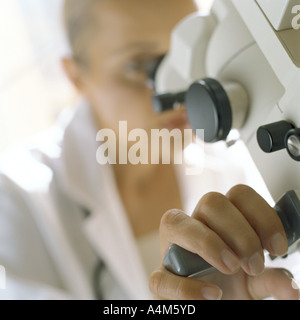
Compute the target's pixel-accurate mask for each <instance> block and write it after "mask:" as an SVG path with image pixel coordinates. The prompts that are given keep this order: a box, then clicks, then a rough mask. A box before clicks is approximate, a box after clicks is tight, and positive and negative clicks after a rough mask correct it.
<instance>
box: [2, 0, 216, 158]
mask: <svg viewBox="0 0 300 320" xmlns="http://www.w3.org/2000/svg"><path fill="white" fill-rule="evenodd" d="M83 1H84V0H83ZM196 2H198V4H199V5H200V6H201V8H202V9H203V10H208V9H209V8H210V6H211V4H212V2H213V0H196ZM62 4H63V0H1V1H0V153H1V152H3V151H4V150H5V149H6V148H7V147H8V146H10V145H12V144H14V143H19V142H22V141H23V140H24V139H27V138H28V137H30V136H32V135H34V134H36V133H37V132H39V131H41V130H44V129H45V128H48V127H49V126H51V124H53V122H54V121H55V119H56V117H57V114H58V113H59V112H60V110H61V109H62V108H71V107H72V106H74V105H75V104H76V100H77V99H78V96H77V94H76V92H75V90H73V87H72V86H71V85H70V83H69V81H68V80H67V78H66V77H65V75H64V72H63V70H62V67H61V64H60V58H61V56H62V55H63V54H65V53H66V52H67V51H66V50H67V46H66V41H65V37H64V30H63V26H62V17H61V11H62V10H61V8H62Z"/></svg>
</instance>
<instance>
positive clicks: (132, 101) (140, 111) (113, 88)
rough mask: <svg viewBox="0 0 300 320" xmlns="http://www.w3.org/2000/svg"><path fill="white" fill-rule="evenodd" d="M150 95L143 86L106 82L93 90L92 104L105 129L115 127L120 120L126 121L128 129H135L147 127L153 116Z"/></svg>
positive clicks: (149, 91)
mask: <svg viewBox="0 0 300 320" xmlns="http://www.w3.org/2000/svg"><path fill="white" fill-rule="evenodd" d="M151 95H152V92H151V90H149V89H148V88H146V87H145V86H138V85H133V84H126V83H123V82H121V83H118V82H117V83H116V82H114V83H109V82H108V83H106V84H103V85H101V86H98V88H95V90H94V93H93V96H94V98H93V101H94V102H93V104H94V109H95V111H96V113H97V115H98V118H99V119H100V120H101V122H102V124H103V125H104V124H105V125H106V127H115V126H116V125H118V122H119V121H120V120H127V121H128V126H129V127H132V128H136V127H141V126H147V123H148V122H149V120H150V119H151V118H153V117H154V115H155V114H154V111H153V109H152V105H151Z"/></svg>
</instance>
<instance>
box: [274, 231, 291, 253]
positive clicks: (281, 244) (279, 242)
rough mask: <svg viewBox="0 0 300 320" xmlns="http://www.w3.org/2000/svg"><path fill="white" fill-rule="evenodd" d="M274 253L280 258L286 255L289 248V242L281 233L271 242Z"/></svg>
mask: <svg viewBox="0 0 300 320" xmlns="http://www.w3.org/2000/svg"><path fill="white" fill-rule="evenodd" d="M270 245H271V249H272V253H273V254H275V255H278V256H283V255H284V254H286V252H287V250H288V247H287V241H286V240H285V239H284V237H283V235H282V234H281V233H279V232H278V233H276V234H275V235H274V236H273V237H272V238H271V240H270Z"/></svg>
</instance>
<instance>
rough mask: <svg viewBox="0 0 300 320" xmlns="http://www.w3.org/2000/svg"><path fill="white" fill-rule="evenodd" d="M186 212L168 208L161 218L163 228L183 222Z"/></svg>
mask: <svg viewBox="0 0 300 320" xmlns="http://www.w3.org/2000/svg"><path fill="white" fill-rule="evenodd" d="M184 215H185V214H184V213H183V212H182V211H180V210H177V209H172V210H168V211H167V212H165V213H164V214H163V216H162V218H161V220H160V228H161V229H164V228H166V229H170V228H171V227H173V226H174V225H177V224H179V223H181V222H182V220H183V216H184Z"/></svg>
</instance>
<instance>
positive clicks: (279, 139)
mask: <svg viewBox="0 0 300 320" xmlns="http://www.w3.org/2000/svg"><path fill="white" fill-rule="evenodd" d="M293 128H294V126H293V125H292V124H291V123H290V122H288V121H278V122H274V123H270V124H267V125H264V126H261V127H259V128H258V130H257V133H256V137H257V142H258V144H259V146H260V148H261V149H262V150H263V151H264V152H267V153H271V152H275V151H278V150H282V149H284V148H285V136H286V134H287V133H288V132H289V131H290V130H291V129H293Z"/></svg>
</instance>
